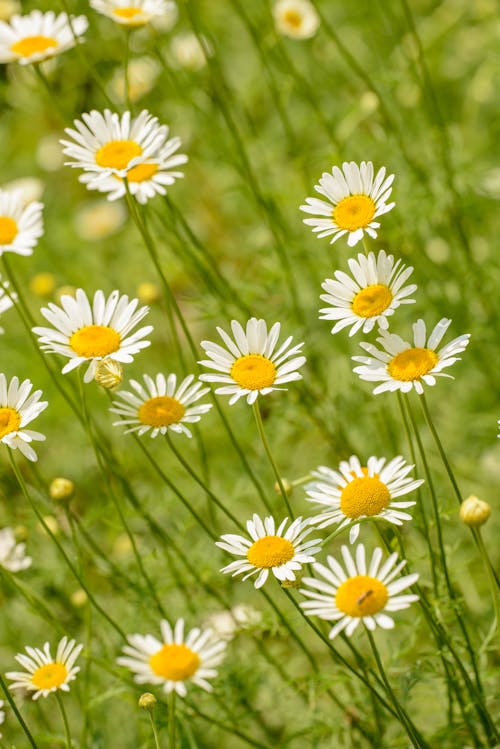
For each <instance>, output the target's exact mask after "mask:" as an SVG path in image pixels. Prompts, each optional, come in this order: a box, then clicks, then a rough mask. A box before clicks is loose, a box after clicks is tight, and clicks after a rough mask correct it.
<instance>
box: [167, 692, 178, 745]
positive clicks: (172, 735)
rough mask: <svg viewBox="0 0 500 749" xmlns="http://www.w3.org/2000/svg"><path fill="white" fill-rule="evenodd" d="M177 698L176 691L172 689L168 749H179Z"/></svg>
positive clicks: (169, 706)
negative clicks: (176, 713) (176, 714)
mask: <svg viewBox="0 0 500 749" xmlns="http://www.w3.org/2000/svg"><path fill="white" fill-rule="evenodd" d="M175 698H176V693H175V689H172V691H171V692H170V694H169V695H168V749H177V739H176V717H175V702H176V700H175Z"/></svg>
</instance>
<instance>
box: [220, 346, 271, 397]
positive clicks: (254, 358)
mask: <svg viewBox="0 0 500 749" xmlns="http://www.w3.org/2000/svg"><path fill="white" fill-rule="evenodd" d="M231 377H232V378H233V380H235V381H236V382H237V383H238V385H239V386H240V387H242V388H245V389H246V390H260V389H261V388H267V387H270V386H271V385H272V384H273V382H274V381H275V379H276V367H275V366H274V364H273V363H272V361H271V360H270V359H267V358H266V357H265V356H262V354H247V355H246V356H240V358H239V359H236V361H235V362H234V364H233V366H232V367H231Z"/></svg>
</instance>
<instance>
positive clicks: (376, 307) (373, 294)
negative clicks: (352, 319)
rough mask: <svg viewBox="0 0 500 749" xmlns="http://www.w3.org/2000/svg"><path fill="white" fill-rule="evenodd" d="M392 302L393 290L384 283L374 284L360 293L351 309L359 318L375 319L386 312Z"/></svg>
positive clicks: (353, 301)
mask: <svg viewBox="0 0 500 749" xmlns="http://www.w3.org/2000/svg"><path fill="white" fill-rule="evenodd" d="M391 302H392V293H391V290H390V289H389V288H388V287H387V286H385V285H384V284H382V283H374V284H372V285H371V286H367V287H366V288H365V289H361V291H358V293H357V294H356V296H355V297H354V299H353V300H352V304H351V307H352V311H353V312H354V314H355V315H359V317H375V315H381V314H382V312H385V310H386V309H387V307H388V306H389V305H390V303H391Z"/></svg>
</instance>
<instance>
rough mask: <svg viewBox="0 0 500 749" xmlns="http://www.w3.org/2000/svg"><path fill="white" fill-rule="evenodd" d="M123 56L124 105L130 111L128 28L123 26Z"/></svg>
mask: <svg viewBox="0 0 500 749" xmlns="http://www.w3.org/2000/svg"><path fill="white" fill-rule="evenodd" d="M124 46H125V57H124V61H123V80H124V86H125V105H126V107H127V109H128V110H129V111H130V112H132V101H131V99H130V80H129V63H130V29H128V28H126V27H125V45H124Z"/></svg>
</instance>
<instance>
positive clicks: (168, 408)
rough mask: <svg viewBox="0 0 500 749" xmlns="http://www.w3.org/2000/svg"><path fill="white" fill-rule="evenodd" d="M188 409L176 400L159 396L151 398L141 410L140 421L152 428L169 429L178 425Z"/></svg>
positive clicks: (166, 396) (139, 413)
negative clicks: (173, 425)
mask: <svg viewBox="0 0 500 749" xmlns="http://www.w3.org/2000/svg"><path fill="white" fill-rule="evenodd" d="M185 411H186V409H185V408H184V406H183V405H182V403H180V402H179V401H178V400H176V399H175V398H170V397H169V396H168V395H159V396H158V397H156V398H150V399H149V400H147V401H145V402H144V403H143V404H142V406H141V407H140V408H139V412H138V417H139V421H141V422H142V423H143V424H147V425H148V426H151V427H168V426H170V424H177V422H179V421H180V420H181V419H182V417H183V416H184V413H185Z"/></svg>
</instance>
